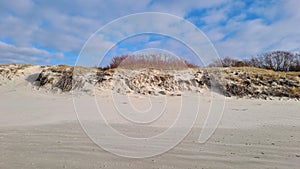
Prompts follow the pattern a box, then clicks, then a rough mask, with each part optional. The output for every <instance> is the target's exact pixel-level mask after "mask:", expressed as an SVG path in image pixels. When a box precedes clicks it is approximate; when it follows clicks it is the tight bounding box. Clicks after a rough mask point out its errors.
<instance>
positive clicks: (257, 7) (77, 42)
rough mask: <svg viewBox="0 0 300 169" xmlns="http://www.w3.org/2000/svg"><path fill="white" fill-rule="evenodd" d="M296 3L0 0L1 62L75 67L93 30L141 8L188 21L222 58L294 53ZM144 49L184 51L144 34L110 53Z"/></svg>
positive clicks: (299, 36)
mask: <svg viewBox="0 0 300 169" xmlns="http://www.w3.org/2000/svg"><path fill="white" fill-rule="evenodd" d="M299 6H300V1H298V0H265V1H263V0H260V1H252V0H241V1H239V0H189V1H186V0H182V1H181V0H179V1H172V0H140V1H130V0H127V1H123V0H111V1H106V0H100V1H99V0H82V1H80V0H74V1H70V0H52V1H49V0H14V1H0V17H1V19H0V32H1V33H0V63H12V62H14V63H30V64H41V65H52V64H69V65H74V64H75V61H76V58H77V56H78V54H79V52H80V50H81V48H82V47H83V45H84V44H85V42H86V41H87V40H88V38H89V37H90V36H91V35H92V34H93V33H94V32H96V31H97V30H98V29H99V28H101V27H102V26H104V25H105V24H107V23H109V22H110V21H112V20H115V19H117V18H119V17H122V16H125V15H129V14H133V13H140V12H163V13H170V14H173V15H176V16H179V17H182V18H184V19H186V20H188V21H190V22H192V23H193V24H195V25H196V26H197V27H198V28H199V29H200V30H202V31H203V32H204V33H205V34H206V35H207V37H208V38H209V39H210V40H211V42H212V43H213V44H214V46H215V48H216V49H217V51H218V53H219V55H220V56H221V57H225V56H231V57H234V58H240V59H245V58H247V57H250V56H253V55H258V54H261V53H263V52H266V51H270V50H286V51H293V52H296V51H300V46H299V44H300V31H299V27H300V22H299V20H300V10H299V9H298V8H299ZM125 42H126V43H125ZM146 47H159V48H162V49H167V50H172V47H173V49H180V50H179V53H178V55H180V56H181V55H182V56H184V55H185V52H187V50H186V49H183V48H179V47H178V42H176V41H174V40H173V41H171V40H170V39H169V38H166V37H155V36H152V37H151V36H149V35H144V36H138V37H133V38H129V39H127V40H125V41H124V42H122V43H120V46H118V45H117V46H115V47H114V48H113V49H112V51H111V52H110V53H111V55H114V54H116V55H118V54H126V53H130V52H134V51H136V50H140V49H143V48H146ZM180 52H181V53H180ZM187 56H188V55H186V56H185V57H187ZM109 57H111V56H108V58H106V60H107V61H108V60H109ZM187 58H188V57H187Z"/></svg>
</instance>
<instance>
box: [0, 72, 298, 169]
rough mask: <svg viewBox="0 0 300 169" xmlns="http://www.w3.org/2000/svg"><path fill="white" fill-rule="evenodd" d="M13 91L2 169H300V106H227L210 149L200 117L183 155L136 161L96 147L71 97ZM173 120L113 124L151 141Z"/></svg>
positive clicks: (0, 143) (0, 142) (2, 134)
mask: <svg viewBox="0 0 300 169" xmlns="http://www.w3.org/2000/svg"><path fill="white" fill-rule="evenodd" d="M37 69H39V68H38V67H35V68H32V69H30V71H31V72H32V71H33V70H34V71H38V70H37ZM25 75H26V72H25ZM2 82H4V81H2ZM5 83H6V84H5V85H4V83H2V85H1V86H0V93H1V96H0V107H1V111H0V116H1V118H0V152H1V153H0V168H3V169H9V168H24V169H27V168H28V169H29V168H108V169H111V168H113V169H119V168H151V169H152V168H159V169H164V168H170V169H171V168H186V169H188V168H191V169H193V168H298V166H299V165H300V163H299V161H300V160H299V159H300V133H299V131H300V114H299V110H300V104H299V101H295V100H281V101H280V100H279V99H274V100H261V99H243V98H240V99H237V98H234V97H232V98H226V101H225V102H226V104H225V109H224V114H223V117H222V119H221V121H220V124H219V126H218V128H217V129H216V131H215V133H214V134H213V136H212V137H211V138H210V139H209V140H208V141H207V142H206V143H204V144H200V143H198V142H197V139H198V137H199V134H200V132H201V127H202V125H203V122H204V119H205V118H206V114H205V113H204V114H203V113H202V114H201V112H200V116H198V119H197V120H196V124H195V126H194V127H193V128H192V130H191V132H190V133H189V134H188V135H187V137H186V138H185V139H184V140H183V141H182V142H181V143H180V144H178V145H177V146H176V147H174V148H173V149H171V150H170V151H168V152H166V153H163V154H161V155H157V156H154V157H150V158H143V159H132V158H124V157H119V156H116V155H114V154H112V153H110V152H107V151H105V150H103V149H102V148H100V147H99V146H97V145H96V144H95V143H94V142H93V141H92V140H91V139H89V137H88V136H87V134H86V133H85V132H84V130H83V129H82V127H81V125H80V123H79V121H78V120H77V115H76V112H75V110H74V105H73V98H72V95H71V94H69V93H65V94H54V93H49V92H46V91H42V90H40V91H37V90H34V89H33V87H32V85H31V82H30V80H29V81H28V79H27V80H24V79H22V78H20V79H19V80H15V81H13V82H10V81H7V82H5ZM133 96H134V95H133ZM135 97H136V98H137V99H135V100H133V101H134V102H135V104H136V105H140V106H141V108H143V106H144V107H147V105H145V104H146V103H147V102H145V99H146V96H135ZM166 97H167V99H169V100H168V104H169V106H170V107H176V105H177V100H176V98H180V97H179V96H166ZM133 98H134V97H133ZM200 98H201V99H200V102H202V103H204V105H207V103H209V102H210V99H211V98H210V97H207V96H205V95H202V96H201V97H200ZM96 100H97V101H98V102H100V103H104V101H105V104H102V108H103V110H106V112H107V113H108V114H110V111H112V110H111V109H109V108H108V107H105V105H106V106H109V105H110V104H112V103H113V100H112V99H111V98H110V97H109V96H108V95H99V96H97V97H96ZM103 106H104V107H103ZM202 110H203V112H205V111H206V109H205V108H204V109H202ZM167 119H168V118H166V119H165V121H162V123H161V125H157V126H156V127H141V128H137V127H132V126H131V125H129V124H127V123H123V122H120V123H118V120H117V119H115V118H111V122H112V124H113V125H112V126H113V127H114V128H115V129H117V130H119V131H121V132H124V133H126V134H128V135H132V136H136V135H138V134H142V135H143V134H144V135H147V136H149V135H150V136H151V135H156V134H157V133H159V132H160V131H163V130H164V129H165V128H164V125H166V124H168V121H167ZM158 124H159V122H158ZM111 144H114V139H113V138H112V140H111Z"/></svg>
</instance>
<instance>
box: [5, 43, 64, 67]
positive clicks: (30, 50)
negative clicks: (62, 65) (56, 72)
mask: <svg viewBox="0 0 300 169" xmlns="http://www.w3.org/2000/svg"><path fill="white" fill-rule="evenodd" d="M0 53H1V57H0V63H28V64H42V65H44V64H51V61H52V60H63V59H64V55H63V54H62V53H50V52H48V51H45V50H41V49H38V48H34V47H17V46H14V45H10V44H7V43H4V42H1V41H0Z"/></svg>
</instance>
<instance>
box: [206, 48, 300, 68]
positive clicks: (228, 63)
mask: <svg viewBox="0 0 300 169" xmlns="http://www.w3.org/2000/svg"><path fill="white" fill-rule="evenodd" d="M215 66H217V67H220V66H221V67H243V66H248V67H256V68H263V69H269V70H274V71H285V72H287V71H300V54H299V53H295V54H293V53H291V52H286V51H273V52H267V53H265V54H263V55H261V56H257V57H252V58H251V59H248V60H238V59H233V58H230V57H226V58H224V59H222V60H221V64H219V62H217V61H216V62H215V63H212V64H210V67H215Z"/></svg>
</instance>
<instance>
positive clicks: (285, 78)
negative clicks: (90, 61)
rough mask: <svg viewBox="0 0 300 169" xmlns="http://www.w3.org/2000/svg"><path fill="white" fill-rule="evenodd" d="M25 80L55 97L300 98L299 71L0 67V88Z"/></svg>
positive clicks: (240, 68) (15, 65)
mask: <svg viewBox="0 0 300 169" xmlns="http://www.w3.org/2000/svg"><path fill="white" fill-rule="evenodd" d="M20 78H23V79H26V80H27V81H28V82H29V83H30V85H32V87H34V88H35V89H45V90H48V91H51V92H55V93H64V92H69V91H71V90H72V89H74V90H78V91H85V92H86V91H90V90H91V86H92V87H95V88H96V89H97V90H99V91H104V90H112V91H114V92H117V93H121V94H126V93H134V94H143V95H181V93H182V92H185V91H190V92H198V93H199V92H201V91H202V90H206V89H214V90H216V92H219V93H221V94H223V95H225V96H227V97H231V96H236V97H246V98H261V99H272V98H273V97H278V98H292V99H298V100H299V99H300V72H274V71H271V70H265V69H259V68H251V67H239V68H235V67H229V68H189V69H179V70H170V69H154V68H141V69H135V70H131V69H123V68H116V69H100V68H87V67H72V66H65V65H59V66H33V65H17V64H10V65H0V79H1V83H0V84H1V85H2V86H3V85H5V84H6V82H7V81H12V82H13V81H16V80H17V79H20Z"/></svg>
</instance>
